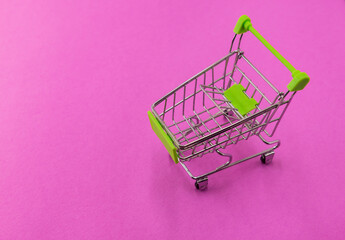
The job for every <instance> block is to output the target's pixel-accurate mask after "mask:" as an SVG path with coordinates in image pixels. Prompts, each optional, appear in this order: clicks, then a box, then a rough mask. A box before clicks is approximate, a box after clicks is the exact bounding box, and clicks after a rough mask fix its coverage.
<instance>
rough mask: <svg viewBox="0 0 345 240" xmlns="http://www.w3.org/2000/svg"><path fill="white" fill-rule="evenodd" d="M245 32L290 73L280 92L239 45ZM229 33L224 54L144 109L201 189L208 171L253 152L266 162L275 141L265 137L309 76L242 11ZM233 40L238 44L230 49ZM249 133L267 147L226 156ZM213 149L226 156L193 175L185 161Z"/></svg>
mask: <svg viewBox="0 0 345 240" xmlns="http://www.w3.org/2000/svg"><path fill="white" fill-rule="evenodd" d="M247 31H250V32H251V33H253V34H254V36H255V37H256V38H257V39H259V40H260V41H261V42H262V43H263V44H264V45H265V46H266V47H267V48H268V49H269V50H270V51H271V52H272V53H273V54H274V55H275V56H276V57H277V58H278V59H279V60H280V61H281V62H282V63H283V64H284V65H285V66H286V67H287V68H288V70H290V72H291V73H292V80H291V82H290V83H289V84H288V86H287V90H286V91H285V92H281V91H279V90H278V89H277V88H276V87H275V86H274V85H273V84H272V83H271V82H270V81H269V80H268V79H267V78H266V77H265V76H264V75H263V74H262V73H261V72H260V71H259V70H258V69H257V68H256V67H255V66H254V65H253V64H252V63H251V62H250V61H249V60H248V58H247V57H246V56H245V55H244V52H243V51H242V50H241V49H240V44H241V39H242V36H243V33H245V32H247ZM234 32H235V36H234V38H233V40H232V43H231V47H230V51H229V53H228V54H227V55H226V56H225V57H223V58H222V59H220V60H219V61H217V62H215V63H214V64H212V65H211V66H209V67H208V68H206V69H205V70H203V71H202V72H200V73H198V74H197V75H195V76H194V77H192V78H190V79H189V80H187V81H186V82H184V83H183V84H181V85H180V86H178V87H177V88H176V89H174V90H172V91H171V92H170V93H168V94H167V95H165V96H164V97H162V98H161V99H159V100H158V101H157V102H155V103H154V104H153V105H152V111H149V112H148V115H149V119H150V123H151V126H152V128H153V130H154V132H155V133H156V135H157V136H158V137H159V138H160V140H161V141H162V143H163V144H164V146H165V148H166V149H167V151H168V152H169V154H170V156H171V158H172V159H173V160H174V161H175V163H180V164H181V165H182V167H183V168H184V169H185V170H186V172H187V173H188V174H189V176H190V177H191V178H192V179H194V180H195V181H196V182H195V186H196V188H197V189H200V190H204V189H206V188H207V185H208V176H210V175H211V174H214V173H216V172H219V171H222V170H224V169H226V168H229V167H231V166H233V165H235V164H238V163H241V162H244V161H246V160H249V159H252V158H255V157H258V156H261V161H262V163H264V164H268V163H270V162H271V161H272V159H273V156H274V150H275V149H276V148H278V147H279V145H280V141H279V140H275V141H267V140H266V139H265V138H264V137H272V136H273V134H274V133H275V131H276V129H277V126H278V125H279V123H280V121H281V119H282V117H283V115H284V113H285V111H286V109H287V107H288V106H289V104H290V102H291V100H292V98H293V97H294V95H295V94H296V92H297V91H299V90H302V89H303V88H304V87H305V86H306V85H307V84H308V82H309V77H308V75H307V74H306V73H304V72H301V71H298V70H296V69H295V68H294V67H293V66H292V65H291V64H290V63H289V62H288V61H287V60H286V59H285V58H284V57H283V56H282V55H280V54H279V53H278V52H277V51H276V50H275V49H274V48H273V47H272V46H271V45H270V44H269V43H268V42H267V41H266V40H265V39H264V38H263V37H262V36H261V35H260V34H259V33H258V32H257V31H256V30H255V29H254V27H253V26H252V24H251V21H250V19H249V18H248V17H247V16H245V15H243V16H241V17H240V18H239V20H238V22H237V24H236V26H235V29H234ZM236 38H237V40H236ZM235 42H237V49H236V50H233V46H234V45H236V44H234V43H235ZM245 72H246V73H245ZM247 72H252V75H249V74H248V73H247ZM252 136H257V137H258V138H259V139H261V140H262V142H263V143H265V144H267V145H268V146H269V148H268V149H266V150H264V151H262V152H259V153H256V154H254V155H252V156H249V157H246V158H244V159H241V160H238V161H236V162H232V161H231V160H232V156H231V155H230V154H228V153H224V152H222V151H221V150H222V149H224V148H226V147H227V146H229V145H231V144H237V143H238V142H240V141H242V140H248V139H249V138H250V137H252ZM213 152H216V153H218V154H220V155H221V156H224V157H228V158H229V159H228V161H227V162H226V163H225V164H224V165H222V166H220V167H218V168H216V169H215V170H213V171H210V172H207V173H205V174H202V175H199V176H194V175H193V174H192V173H191V171H190V170H189V168H188V167H187V166H186V162H187V161H191V160H192V159H195V158H200V157H202V156H204V155H205V154H207V153H213Z"/></svg>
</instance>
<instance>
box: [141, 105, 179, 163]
mask: <svg viewBox="0 0 345 240" xmlns="http://www.w3.org/2000/svg"><path fill="white" fill-rule="evenodd" d="M147 114H148V115H149V119H150V123H151V127H152V129H153V131H154V132H155V133H156V135H157V136H158V138H159V139H160V140H161V142H162V143H163V145H164V147H165V148H166V150H167V151H168V153H169V154H170V156H171V158H172V159H173V160H174V162H175V163H178V156H177V151H176V147H175V145H174V144H173V142H172V140H171V138H170V137H169V136H168V135H167V134H166V133H165V131H164V130H163V128H162V126H161V124H160V123H159V121H158V120H157V119H156V117H155V116H153V114H152V112H151V111H148V112H147Z"/></svg>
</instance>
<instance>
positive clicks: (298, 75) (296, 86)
mask: <svg viewBox="0 0 345 240" xmlns="http://www.w3.org/2000/svg"><path fill="white" fill-rule="evenodd" d="M248 31H250V32H251V33H252V34H253V35H254V36H255V37H256V38H257V39H259V41H260V42H262V43H263V44H264V45H265V47H266V48H267V49H268V50H270V52H271V53H273V55H274V56H276V57H277V58H278V60H279V61H280V62H281V63H283V64H284V66H285V67H286V68H287V69H289V71H290V72H291V74H292V80H291V82H290V83H289V84H288V86H287V88H288V89H289V91H299V90H302V89H304V87H305V86H306V85H307V84H308V83H309V81H310V78H309V76H308V75H307V74H306V73H305V72H301V71H299V70H296V68H294V66H292V65H291V63H289V62H288V60H286V59H285V58H284V57H283V56H282V55H281V54H280V53H279V52H278V51H277V50H276V49H275V48H274V47H272V45H271V44H270V43H269V42H267V40H266V39H265V38H264V37H263V36H261V34H260V33H259V32H258V31H257V30H256V29H255V28H254V27H253V25H252V23H251V20H250V18H249V17H248V16H246V15H242V16H241V17H240V18H239V19H238V21H237V23H236V26H235V28H234V32H235V33H236V34H242V33H245V32H248Z"/></svg>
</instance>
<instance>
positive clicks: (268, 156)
mask: <svg viewBox="0 0 345 240" xmlns="http://www.w3.org/2000/svg"><path fill="white" fill-rule="evenodd" d="M273 157H274V152H273V151H272V152H268V153H264V154H262V155H261V158H260V159H261V162H262V163H263V164H266V165H268V164H270V163H271V162H272V160H273Z"/></svg>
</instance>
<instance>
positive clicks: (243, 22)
mask: <svg viewBox="0 0 345 240" xmlns="http://www.w3.org/2000/svg"><path fill="white" fill-rule="evenodd" d="M248 24H249V25H251V23H250V18H249V17H248V16H247V15H242V16H241V17H240V18H239V19H238V20H237V23H236V26H235V28H234V33H236V34H242V33H245V32H247V31H248V26H249V25H248Z"/></svg>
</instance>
